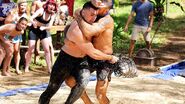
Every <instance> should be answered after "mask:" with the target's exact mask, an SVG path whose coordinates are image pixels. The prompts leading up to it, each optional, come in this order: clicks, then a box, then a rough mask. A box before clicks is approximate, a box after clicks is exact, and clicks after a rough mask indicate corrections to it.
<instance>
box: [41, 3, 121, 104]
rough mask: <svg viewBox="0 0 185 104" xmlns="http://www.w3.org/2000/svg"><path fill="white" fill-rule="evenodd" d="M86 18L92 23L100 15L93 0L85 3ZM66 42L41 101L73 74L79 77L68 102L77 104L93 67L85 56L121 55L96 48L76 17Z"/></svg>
mask: <svg viewBox="0 0 185 104" xmlns="http://www.w3.org/2000/svg"><path fill="white" fill-rule="evenodd" d="M80 14H81V16H82V17H83V19H84V20H85V21H86V22H87V23H89V24H92V23H93V22H94V21H95V19H96V16H97V8H96V7H94V6H93V5H92V4H91V2H87V3H85V4H84V6H83V9H82V10H81V12H80ZM65 35H66V37H65V40H64V46H63V47H62V50H61V52H60V54H59V56H58V58H57V60H56V61H55V64H54V66H53V68H52V72H51V76H50V81H49V85H48V87H47V89H46V90H45V91H44V92H43V93H42V94H41V96H40V99H39V104H48V103H49V101H50V99H51V97H52V96H53V95H54V94H55V93H56V92H57V90H58V89H59V88H60V85H61V84H62V83H63V81H64V80H65V79H66V78H67V77H69V76H70V75H71V74H72V75H74V77H75V79H76V82H77V83H76V85H75V86H74V87H72V90H71V93H70V95H69V97H68V99H67V101H66V102H65V104H73V103H74V102H75V101H76V100H77V99H78V98H79V97H80V96H81V94H82V93H83V91H84V89H85V87H86V85H87V83H88V81H89V77H90V70H89V69H87V65H86V63H84V60H85V56H87V55H88V56H90V57H92V58H94V59H96V60H107V61H110V62H111V63H115V62H116V61H117V60H118V58H117V57H115V56H113V55H108V54H105V53H103V52H101V51H100V50H97V49H95V48H94V46H93V44H92V43H91V38H92V36H89V37H85V36H84V34H83V33H82V32H81V30H80V28H79V26H78V23H77V21H73V22H72V23H71V24H70V27H69V28H68V30H67V33H66V34H65Z"/></svg>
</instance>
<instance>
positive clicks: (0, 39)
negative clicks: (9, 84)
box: [0, 17, 28, 76]
mask: <svg viewBox="0 0 185 104" xmlns="http://www.w3.org/2000/svg"><path fill="white" fill-rule="evenodd" d="M27 23H28V20H27V19H26V18H24V17H21V18H20V19H19V21H18V22H17V24H6V25H3V26H1V27H0V48H1V49H2V48H4V50H5V54H6V57H5V59H4V64H3V70H2V75H4V76H10V73H9V68H7V67H8V66H10V62H11V58H12V54H13V44H12V42H11V41H10V40H9V39H6V38H4V36H5V35H8V36H10V38H13V37H15V36H17V35H20V34H23V33H24V30H25V29H26V27H27ZM1 49H0V50H1ZM1 55H3V54H0V65H1V62H2V60H3V57H2V56H1Z"/></svg>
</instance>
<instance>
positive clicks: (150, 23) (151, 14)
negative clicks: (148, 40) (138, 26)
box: [147, 11, 154, 32]
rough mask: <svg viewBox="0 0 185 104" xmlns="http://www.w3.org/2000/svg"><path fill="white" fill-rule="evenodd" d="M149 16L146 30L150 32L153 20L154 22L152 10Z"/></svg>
mask: <svg viewBox="0 0 185 104" xmlns="http://www.w3.org/2000/svg"><path fill="white" fill-rule="evenodd" d="M149 16H150V17H149V19H150V22H149V26H148V29H147V32H150V31H151V29H152V26H153V22H154V13H153V11H151V12H150V14H149Z"/></svg>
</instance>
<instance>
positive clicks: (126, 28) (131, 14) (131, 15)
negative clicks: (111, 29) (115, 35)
mask: <svg viewBox="0 0 185 104" xmlns="http://www.w3.org/2000/svg"><path fill="white" fill-rule="evenodd" d="M134 13H135V12H134V11H132V12H131V13H130V15H129V16H128V20H127V23H126V25H125V28H124V31H125V32H126V31H128V25H129V24H130V22H131V20H132V17H133V16H134Z"/></svg>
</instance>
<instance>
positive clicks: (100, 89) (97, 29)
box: [66, 0, 114, 104]
mask: <svg viewBox="0 0 185 104" xmlns="http://www.w3.org/2000/svg"><path fill="white" fill-rule="evenodd" d="M91 2H92V3H93V5H94V6H96V7H101V8H100V9H98V17H97V20H96V21H97V22H96V23H93V24H92V25H90V24H88V23H86V22H85V21H84V20H83V19H82V18H80V16H77V17H78V18H77V21H78V24H79V27H80V29H81V30H82V32H83V34H84V35H85V36H86V37H89V36H93V38H92V43H93V45H94V47H95V48H96V49H99V50H100V51H102V52H103V53H105V54H110V55H111V54H113V48H112V39H113V30H114V20H113V19H112V17H111V16H110V15H109V10H110V8H111V7H112V2H111V1H104V0H102V1H100V0H91ZM101 2H102V3H101ZM100 4H103V5H101V6H100ZM88 63H89V65H90V68H91V69H93V70H96V71H97V85H96V96H97V99H98V101H99V103H100V104H109V103H110V101H109V99H108V97H107V96H106V93H107V88H108V84H109V82H110V80H109V78H110V76H109V74H111V69H110V68H107V66H106V64H110V63H108V62H107V61H103V60H102V61H99V60H94V59H92V58H88ZM91 71H92V70H91ZM72 80H73V79H72V78H68V79H67V80H66V83H67V84H68V85H69V86H70V87H72V86H74V82H73V81H72ZM81 98H82V99H83V101H84V103H85V104H91V103H92V101H90V99H89V98H88V96H87V94H86V92H84V93H83V94H82V96H81Z"/></svg>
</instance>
